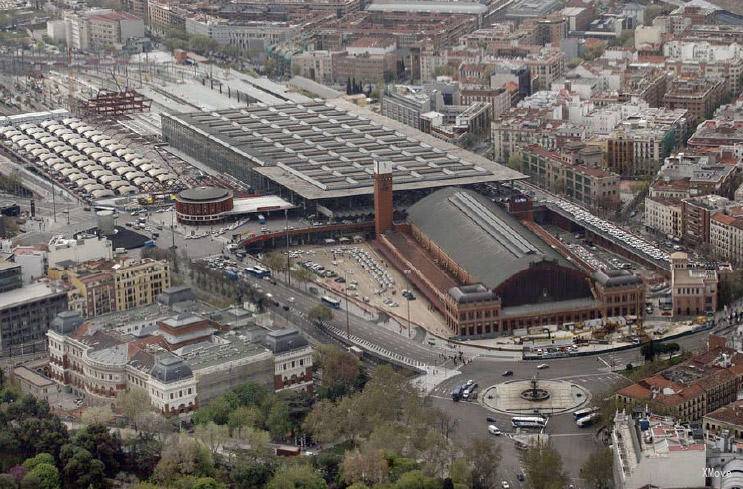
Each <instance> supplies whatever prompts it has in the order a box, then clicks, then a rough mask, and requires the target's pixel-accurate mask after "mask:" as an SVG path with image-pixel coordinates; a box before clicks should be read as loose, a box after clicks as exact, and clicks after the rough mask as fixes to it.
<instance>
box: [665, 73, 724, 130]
mask: <svg viewBox="0 0 743 489" xmlns="http://www.w3.org/2000/svg"><path fill="white" fill-rule="evenodd" d="M724 97H725V81H724V80H723V79H721V78H693V79H676V80H673V81H672V82H671V83H670V84H669V86H668V90H667V91H666V94H665V95H664V96H663V106H664V107H668V108H669V109H686V110H688V111H689V126H690V127H695V126H696V124H698V123H699V122H702V121H704V120H706V119H709V118H711V117H712V115H713V114H714V112H715V110H717V108H718V107H719V106H720V104H721V103H722V101H723V98H724Z"/></svg>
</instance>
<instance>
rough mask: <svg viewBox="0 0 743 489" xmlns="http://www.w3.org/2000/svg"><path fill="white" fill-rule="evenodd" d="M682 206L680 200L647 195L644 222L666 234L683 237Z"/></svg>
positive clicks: (647, 225) (648, 226)
mask: <svg viewBox="0 0 743 489" xmlns="http://www.w3.org/2000/svg"><path fill="white" fill-rule="evenodd" d="M681 207H682V204H681V201H680V200H676V199H667V198H663V197H646V198H645V215H644V221H643V224H645V226H646V227H647V228H649V229H652V230H654V231H657V232H659V233H661V234H662V235H664V236H672V237H675V238H681V236H682V230H683V226H682V212H681Z"/></svg>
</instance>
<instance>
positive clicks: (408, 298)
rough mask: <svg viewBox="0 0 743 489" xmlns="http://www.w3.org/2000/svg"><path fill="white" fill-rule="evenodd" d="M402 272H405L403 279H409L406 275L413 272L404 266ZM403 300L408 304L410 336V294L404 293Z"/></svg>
mask: <svg viewBox="0 0 743 489" xmlns="http://www.w3.org/2000/svg"><path fill="white" fill-rule="evenodd" d="M403 273H404V274H405V279H406V280H408V281H409V280H410V279H409V278H408V276H409V275H410V274H411V273H413V272H412V270H410V269H409V268H406V269H405V270H404V271H403ZM405 300H406V301H407V304H408V338H411V333H410V294H405Z"/></svg>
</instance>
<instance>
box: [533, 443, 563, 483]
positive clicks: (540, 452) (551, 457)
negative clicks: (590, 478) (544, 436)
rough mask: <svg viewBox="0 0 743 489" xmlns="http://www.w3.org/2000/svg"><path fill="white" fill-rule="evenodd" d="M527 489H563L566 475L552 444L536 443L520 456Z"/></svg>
mask: <svg viewBox="0 0 743 489" xmlns="http://www.w3.org/2000/svg"><path fill="white" fill-rule="evenodd" d="M522 464H523V467H524V471H525V472H526V483H527V486H528V487H529V489H564V488H565V487H566V486H567V484H568V477H567V475H566V474H565V472H564V471H563V467H562V458H560V454H559V453H558V451H557V450H555V449H554V447H552V445H549V444H545V443H538V444H537V445H535V446H532V447H529V448H528V449H527V450H526V451H525V452H524V454H523V456H522Z"/></svg>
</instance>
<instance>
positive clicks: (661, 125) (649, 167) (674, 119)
mask: <svg viewBox="0 0 743 489" xmlns="http://www.w3.org/2000/svg"><path fill="white" fill-rule="evenodd" d="M686 117H687V111H686V110H685V109H674V110H671V109H656V108H647V109H644V110H642V111H640V112H637V113H635V114H633V115H631V116H629V117H627V118H626V119H624V120H623V121H622V122H621V123H620V124H619V125H618V126H617V127H616V128H615V129H614V130H613V131H612V132H611V133H610V134H609V135H608V137H607V138H606V146H607V165H608V167H609V169H611V170H612V171H614V172H616V173H619V174H620V175H623V176H625V175H626V176H629V175H653V174H655V173H656V172H657V170H658V166H659V165H660V162H662V161H663V159H664V158H665V157H666V156H668V155H670V154H671V151H673V149H675V148H677V147H678V146H679V145H680V144H681V142H682V141H683V139H684V137H685V135H686V131H687V121H686Z"/></svg>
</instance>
